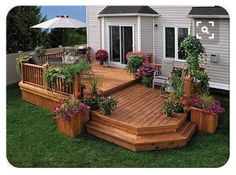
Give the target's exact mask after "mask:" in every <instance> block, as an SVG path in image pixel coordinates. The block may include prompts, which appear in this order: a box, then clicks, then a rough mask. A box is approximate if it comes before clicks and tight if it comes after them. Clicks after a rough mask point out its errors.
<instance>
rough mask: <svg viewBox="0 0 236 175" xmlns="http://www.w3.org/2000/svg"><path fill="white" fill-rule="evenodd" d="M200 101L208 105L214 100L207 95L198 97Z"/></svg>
mask: <svg viewBox="0 0 236 175" xmlns="http://www.w3.org/2000/svg"><path fill="white" fill-rule="evenodd" d="M200 98H201V100H202V101H203V102H204V103H207V104H210V103H212V101H213V100H214V97H213V96H212V95H209V94H208V93H204V94H201V96H200Z"/></svg>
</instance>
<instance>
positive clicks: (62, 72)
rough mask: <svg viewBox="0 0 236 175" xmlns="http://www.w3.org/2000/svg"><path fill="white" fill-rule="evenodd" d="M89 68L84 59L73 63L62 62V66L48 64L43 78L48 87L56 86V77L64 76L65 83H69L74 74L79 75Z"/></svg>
mask: <svg viewBox="0 0 236 175" xmlns="http://www.w3.org/2000/svg"><path fill="white" fill-rule="evenodd" d="M89 70H91V66H90V65H89V64H87V63H86V61H85V60H84V59H81V60H80V61H79V62H78V63H75V64H64V65H63V66H62V67H50V66H49V67H48V69H47V71H46V74H45V80H46V82H47V85H48V88H49V89H51V88H57V87H56V86H55V85H56V79H57V77H60V76H62V77H65V81H66V85H69V84H71V83H72V82H73V78H74V75H79V74H81V73H83V72H86V71H89Z"/></svg>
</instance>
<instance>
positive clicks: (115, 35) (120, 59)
mask: <svg viewBox="0 0 236 175" xmlns="http://www.w3.org/2000/svg"><path fill="white" fill-rule="evenodd" d="M109 40H110V42H109V43H110V62H111V63H115V64H120V65H122V64H127V61H126V58H125V56H126V54H127V53H128V52H130V51H132V50H133V29H132V27H131V26H109Z"/></svg>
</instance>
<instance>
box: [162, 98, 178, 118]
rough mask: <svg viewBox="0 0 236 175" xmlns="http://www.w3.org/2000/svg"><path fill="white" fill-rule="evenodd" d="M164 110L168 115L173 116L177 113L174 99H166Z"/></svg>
mask: <svg viewBox="0 0 236 175" xmlns="http://www.w3.org/2000/svg"><path fill="white" fill-rule="evenodd" d="M163 110H164V113H165V114H166V115H167V116H168V117H173V116H174V115H175V104H174V103H173V101H172V99H169V100H166V101H165V103H164V107H163Z"/></svg>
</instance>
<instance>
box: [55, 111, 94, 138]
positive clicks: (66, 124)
mask: <svg viewBox="0 0 236 175" xmlns="http://www.w3.org/2000/svg"><path fill="white" fill-rule="evenodd" d="M56 120H57V130H58V131H59V132H61V133H63V134H65V135H67V136H69V137H77V136H78V135H80V134H81V133H82V132H83V130H84V125H85V124H86V123H87V122H88V121H89V113H88V111H83V112H80V113H77V114H75V116H73V117H71V118H70V120H65V119H63V117H60V116H57V118H56Z"/></svg>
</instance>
